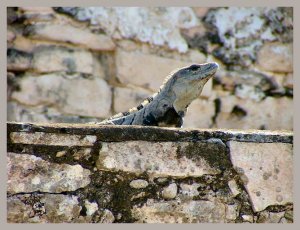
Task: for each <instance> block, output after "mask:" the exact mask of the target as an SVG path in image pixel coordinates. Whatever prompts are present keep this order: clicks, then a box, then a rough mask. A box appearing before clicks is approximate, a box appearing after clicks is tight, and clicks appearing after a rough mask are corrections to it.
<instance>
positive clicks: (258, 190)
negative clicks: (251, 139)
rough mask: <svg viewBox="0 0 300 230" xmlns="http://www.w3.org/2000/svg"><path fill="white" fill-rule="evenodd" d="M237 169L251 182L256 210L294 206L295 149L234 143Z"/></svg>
mask: <svg viewBox="0 0 300 230" xmlns="http://www.w3.org/2000/svg"><path fill="white" fill-rule="evenodd" d="M229 144H230V156H231V160H232V164H233V166H234V167H238V168H241V169H242V170H243V172H244V177H246V178H247V183H245V188H246V189H247V192H248V194H249V196H250V199H251V203H252V205H253V210H254V211H255V212H258V211H262V210H264V209H265V208H266V207H268V206H270V205H285V204H286V203H292V202H293V166H292V165H293V146H292V144H287V143H245V142H236V141H230V142H229Z"/></svg>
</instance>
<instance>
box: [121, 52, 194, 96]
mask: <svg viewBox="0 0 300 230" xmlns="http://www.w3.org/2000/svg"><path fill="white" fill-rule="evenodd" d="M190 64H191V63H190V62H183V61H179V60H175V59H170V58H163V57H159V56H155V55H150V54H142V53H132V52H124V51H122V50H118V52H117V57H116V66H117V77H118V79H119V80H120V81H121V83H123V84H133V85H137V86H140V87H143V88H147V89H150V90H152V91H154V92H156V91H158V90H159V87H160V86H161V85H162V83H163V81H164V79H165V78H166V77H167V76H168V75H169V74H170V72H172V71H173V70H175V69H178V68H182V67H184V66H188V65H190Z"/></svg>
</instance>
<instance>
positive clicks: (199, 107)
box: [183, 99, 215, 128]
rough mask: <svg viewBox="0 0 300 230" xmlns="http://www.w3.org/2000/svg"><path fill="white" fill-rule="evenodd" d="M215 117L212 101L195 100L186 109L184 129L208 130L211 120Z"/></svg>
mask: <svg viewBox="0 0 300 230" xmlns="http://www.w3.org/2000/svg"><path fill="white" fill-rule="evenodd" d="M214 115H215V105H214V102H213V101H209V100H204V99H196V100H194V101H193V102H192V103H191V104H190V106H189V107H188V111H187V114H186V115H185V117H184V122H183V127H184V128H210V127H211V126H212V123H213V121H212V118H213V117H214Z"/></svg>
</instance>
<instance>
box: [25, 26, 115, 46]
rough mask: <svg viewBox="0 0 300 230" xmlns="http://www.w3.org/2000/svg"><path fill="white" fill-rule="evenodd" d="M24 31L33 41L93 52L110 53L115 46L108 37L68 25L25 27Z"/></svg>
mask: <svg viewBox="0 0 300 230" xmlns="http://www.w3.org/2000/svg"><path fill="white" fill-rule="evenodd" d="M26 30H27V34H28V35H29V36H30V37H31V38H34V39H46V40H50V41H59V42H69V43H73V44H76V45H82V46H84V47H87V48H89V49H92V50H95V51H111V50H114V48H115V44H114V43H113V41H112V40H111V39H110V38H109V37H108V36H106V35H103V34H94V33H91V32H90V31H89V30H87V29H84V28H76V27H74V26H71V25H69V24H67V25H63V24H36V25H31V26H29V27H27V28H26Z"/></svg>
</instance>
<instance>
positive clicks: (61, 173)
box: [7, 153, 90, 194]
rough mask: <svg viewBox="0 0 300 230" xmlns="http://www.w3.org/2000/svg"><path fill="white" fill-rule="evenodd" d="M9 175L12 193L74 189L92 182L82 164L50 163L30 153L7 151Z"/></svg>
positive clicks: (9, 189)
mask: <svg viewBox="0 0 300 230" xmlns="http://www.w3.org/2000/svg"><path fill="white" fill-rule="evenodd" d="M7 175H8V180H7V192H8V193H9V194H15V193H32V192H36V191H39V192H50V193H60V192H66V191H75V190H77V189H79V188H83V187H85V186H87V185H88V184H89V183H90V178H89V175H90V171H89V170H87V169H84V168H82V167H81V166H80V165H67V164H55V163H50V162H48V161H45V160H42V159H41V158H40V157H36V156H33V155H28V154H15V153H8V159H7Z"/></svg>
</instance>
